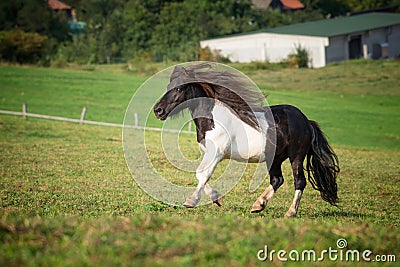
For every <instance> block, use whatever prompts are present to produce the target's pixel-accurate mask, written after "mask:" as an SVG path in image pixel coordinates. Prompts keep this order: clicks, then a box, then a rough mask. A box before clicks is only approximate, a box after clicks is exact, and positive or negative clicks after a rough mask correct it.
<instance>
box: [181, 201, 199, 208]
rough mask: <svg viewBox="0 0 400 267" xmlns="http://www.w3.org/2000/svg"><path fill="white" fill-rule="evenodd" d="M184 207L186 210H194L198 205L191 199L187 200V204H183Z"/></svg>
mask: <svg viewBox="0 0 400 267" xmlns="http://www.w3.org/2000/svg"><path fill="white" fill-rule="evenodd" d="M183 206H184V207H185V208H194V207H195V206H196V203H195V202H194V201H193V200H191V199H187V200H186V201H185V203H183Z"/></svg>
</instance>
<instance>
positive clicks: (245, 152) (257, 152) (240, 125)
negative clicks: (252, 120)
mask: <svg viewBox="0 0 400 267" xmlns="http://www.w3.org/2000/svg"><path fill="white" fill-rule="evenodd" d="M211 113H212V116H213V120H214V125H215V127H214V129H212V130H210V131H207V132H206V134H205V147H202V149H203V150H204V151H206V150H207V147H208V146H209V145H210V146H217V147H218V148H219V149H218V152H220V153H222V154H223V155H222V157H223V158H230V159H234V160H237V161H242V162H263V161H265V158H266V156H265V145H266V140H267V138H266V134H265V133H266V131H267V129H268V123H267V121H266V119H265V114H264V113H263V112H256V113H255V115H256V117H257V120H258V123H259V125H260V129H261V130H257V129H255V128H253V127H251V126H250V125H248V124H247V123H245V122H243V121H242V120H241V119H240V118H239V117H238V116H236V115H235V114H234V113H233V111H232V110H231V109H230V108H228V107H226V106H225V105H224V104H222V103H221V102H216V103H215V106H214V108H213V110H212V112H211ZM211 143H212V144H211ZM200 146H201V145H200Z"/></svg>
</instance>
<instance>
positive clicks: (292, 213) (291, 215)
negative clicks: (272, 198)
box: [285, 210, 297, 218]
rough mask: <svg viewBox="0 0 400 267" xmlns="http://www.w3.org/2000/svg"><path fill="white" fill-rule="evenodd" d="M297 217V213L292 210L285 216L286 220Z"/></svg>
mask: <svg viewBox="0 0 400 267" xmlns="http://www.w3.org/2000/svg"><path fill="white" fill-rule="evenodd" d="M296 215H297V212H295V211H292V210H288V211H287V212H286V214H285V216H286V218H294V217H296Z"/></svg>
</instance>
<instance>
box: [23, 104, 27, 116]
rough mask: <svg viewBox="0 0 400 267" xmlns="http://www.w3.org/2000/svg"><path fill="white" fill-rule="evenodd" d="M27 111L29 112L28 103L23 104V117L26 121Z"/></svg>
mask: <svg viewBox="0 0 400 267" xmlns="http://www.w3.org/2000/svg"><path fill="white" fill-rule="evenodd" d="M27 110H28V106H27V104H26V103H23V104H22V116H23V118H24V119H26V113H27Z"/></svg>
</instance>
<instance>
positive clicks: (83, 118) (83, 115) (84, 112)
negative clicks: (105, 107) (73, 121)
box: [79, 107, 86, 124]
mask: <svg viewBox="0 0 400 267" xmlns="http://www.w3.org/2000/svg"><path fill="white" fill-rule="evenodd" d="M85 115H86V107H83V109H82V113H81V118H80V120H79V123H80V124H83V122H84V121H85Z"/></svg>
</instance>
